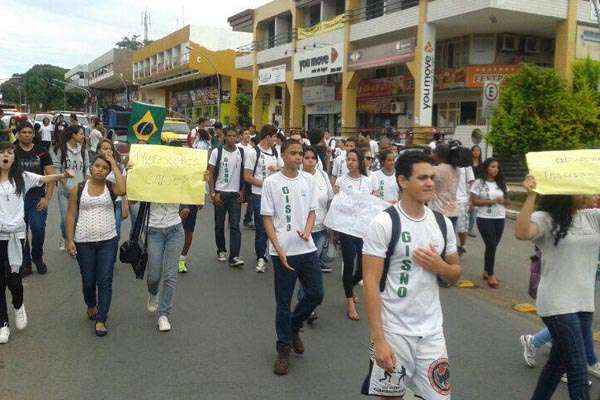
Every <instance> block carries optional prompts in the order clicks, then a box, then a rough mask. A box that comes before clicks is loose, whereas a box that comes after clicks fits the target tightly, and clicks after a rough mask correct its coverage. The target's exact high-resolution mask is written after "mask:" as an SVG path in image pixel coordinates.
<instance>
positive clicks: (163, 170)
mask: <svg viewBox="0 0 600 400" xmlns="http://www.w3.org/2000/svg"><path fill="white" fill-rule="evenodd" d="M207 157H208V154H207V151H206V150H197V149H190V148H187V147H170V146H158V145H152V146H151V145H145V144H134V145H132V146H131V150H130V152H129V160H130V163H131V165H132V168H131V169H130V170H129V171H127V198H128V199H129V200H133V201H149V202H152V203H167V204H204V189H205V184H204V171H206V163H207Z"/></svg>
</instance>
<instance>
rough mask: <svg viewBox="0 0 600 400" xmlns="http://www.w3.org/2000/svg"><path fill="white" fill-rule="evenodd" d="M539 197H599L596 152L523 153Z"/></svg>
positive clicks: (599, 172) (599, 159) (599, 158)
mask: <svg viewBox="0 0 600 400" xmlns="http://www.w3.org/2000/svg"><path fill="white" fill-rule="evenodd" d="M527 166H528V167H529V173H530V174H531V175H533V176H534V177H535V180H536V183H537V188H536V192H538V193H540V194H582V195H592V194H600V150H571V151H542V152H536V153H527Z"/></svg>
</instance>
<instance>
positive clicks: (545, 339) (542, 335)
mask: <svg viewBox="0 0 600 400" xmlns="http://www.w3.org/2000/svg"><path fill="white" fill-rule="evenodd" d="M591 329H592V324H591V323H590V332H589V333H588V334H587V335H583V341H584V345H585V358H586V360H587V363H588V365H594V364H596V363H597V362H598V358H597V357H596V351H595V349H594V336H593V334H592V332H591ZM549 342H552V335H550V331H549V330H548V328H544V329H542V330H541V331H539V332H538V333H536V334H535V336H533V341H532V342H531V344H533V346H534V347H535V348H536V349H539V348H540V347H542V346H543V345H545V344H546V343H549Z"/></svg>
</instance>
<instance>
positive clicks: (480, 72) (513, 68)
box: [465, 65, 521, 88]
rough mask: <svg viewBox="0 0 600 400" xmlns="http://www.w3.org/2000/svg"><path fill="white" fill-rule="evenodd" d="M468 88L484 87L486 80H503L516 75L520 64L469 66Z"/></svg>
mask: <svg viewBox="0 0 600 400" xmlns="http://www.w3.org/2000/svg"><path fill="white" fill-rule="evenodd" d="M466 69H467V79H466V85H465V86H466V87H467V88H483V84H484V83H485V81H497V82H502V81H503V80H505V79H506V78H508V77H511V76H512V75H515V74H516V73H517V72H519V70H520V69H521V66H520V65H471V66H468V67H467V68H466Z"/></svg>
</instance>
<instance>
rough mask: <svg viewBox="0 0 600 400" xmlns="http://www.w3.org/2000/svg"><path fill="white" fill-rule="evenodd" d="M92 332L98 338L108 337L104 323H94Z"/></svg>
mask: <svg viewBox="0 0 600 400" xmlns="http://www.w3.org/2000/svg"><path fill="white" fill-rule="evenodd" d="M98 325H100V326H101V328H100V329H98ZM94 332H95V333H96V336H98V337H104V336H106V335H108V329H106V325H105V324H104V322H96V325H95V327H94Z"/></svg>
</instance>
